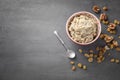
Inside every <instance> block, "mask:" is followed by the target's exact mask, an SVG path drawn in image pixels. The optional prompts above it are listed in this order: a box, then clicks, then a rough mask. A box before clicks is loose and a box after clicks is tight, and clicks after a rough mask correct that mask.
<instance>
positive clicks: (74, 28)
mask: <svg viewBox="0 0 120 80" xmlns="http://www.w3.org/2000/svg"><path fill="white" fill-rule="evenodd" d="M96 22H97V21H96V20H95V18H93V17H92V16H90V15H87V14H86V15H85V14H83V15H82V14H81V15H80V16H76V17H74V18H73V20H72V21H71V24H70V26H69V32H70V35H71V37H72V38H73V40H75V41H77V42H80V43H88V42H91V41H92V40H94V38H95V37H96V36H97V24H96Z"/></svg>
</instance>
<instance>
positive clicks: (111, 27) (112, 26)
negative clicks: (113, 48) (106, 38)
mask: <svg viewBox="0 0 120 80" xmlns="http://www.w3.org/2000/svg"><path fill="white" fill-rule="evenodd" d="M108 28H110V29H111V30H113V29H115V28H116V25H115V24H114V23H110V24H109V25H108Z"/></svg>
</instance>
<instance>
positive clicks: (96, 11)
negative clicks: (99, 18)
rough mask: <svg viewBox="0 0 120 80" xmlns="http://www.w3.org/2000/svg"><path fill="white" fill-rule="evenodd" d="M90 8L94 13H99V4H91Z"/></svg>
mask: <svg viewBox="0 0 120 80" xmlns="http://www.w3.org/2000/svg"><path fill="white" fill-rule="evenodd" d="M92 10H93V11H94V12H95V13H99V12H100V8H99V6H97V5H95V6H93V8H92Z"/></svg>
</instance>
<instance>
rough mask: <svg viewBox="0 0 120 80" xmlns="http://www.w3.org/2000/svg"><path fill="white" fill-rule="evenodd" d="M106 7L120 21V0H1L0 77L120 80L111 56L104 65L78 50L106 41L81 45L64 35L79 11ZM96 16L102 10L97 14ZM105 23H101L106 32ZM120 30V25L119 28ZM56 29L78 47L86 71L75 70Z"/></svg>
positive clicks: (16, 79)
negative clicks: (72, 16)
mask: <svg viewBox="0 0 120 80" xmlns="http://www.w3.org/2000/svg"><path fill="white" fill-rule="evenodd" d="M95 4H96V5H99V6H100V7H103V6H108V8H109V10H108V11H107V12H106V13H107V14H108V16H109V19H110V20H111V21H113V20H114V19H119V20H120V16H119V14H120V8H119V7H120V1H119V0H0V80H119V79H120V65H119V64H111V63H110V61H109V59H110V58H111V57H116V58H120V54H119V53H118V52H116V51H115V50H111V53H113V55H112V56H111V57H109V58H106V59H105V61H104V62H103V63H101V64H97V63H96V62H94V63H92V64H91V63H88V62H87V59H86V58H85V57H84V56H83V55H82V54H79V52H78V49H79V48H81V49H83V50H88V49H94V48H95V47H96V46H97V45H104V42H103V41H101V40H97V41H96V42H95V43H94V44H92V45H88V46H80V45H77V44H75V43H73V42H72V41H70V40H69V38H68V37H67V35H66V31H65V23H66V21H67V19H68V17H69V16H70V15H72V14H73V13H75V12H78V11H89V12H91V13H93V14H95V13H94V12H93V11H92V10H91V8H92V6H93V5H95ZM95 15H96V16H97V17H98V15H97V14H95ZM105 28H106V26H104V25H103V24H102V32H103V33H105V32H106V30H105ZM117 29H118V33H117V35H115V38H116V39H117V36H118V35H119V33H120V32H119V30H120V29H119V27H117ZM54 30H57V31H58V32H59V34H60V35H61V37H62V38H63V40H64V41H65V43H66V44H67V46H69V48H70V49H73V50H74V51H75V52H76V55H77V57H76V58H75V59H74V60H73V61H75V62H76V63H78V62H82V63H83V64H86V65H87V66H88V70H86V71H84V70H82V69H78V68H77V70H76V71H75V72H73V71H72V70H71V65H70V64H69V61H70V59H68V58H67V57H66V55H65V49H64V48H63V46H62V45H61V44H60V42H59V41H58V40H57V38H56V37H55V35H54V34H53V31H54Z"/></svg>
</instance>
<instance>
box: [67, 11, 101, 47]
mask: <svg viewBox="0 0 120 80" xmlns="http://www.w3.org/2000/svg"><path fill="white" fill-rule="evenodd" d="M84 13H86V14H89V15H91V16H93V17H94V18H95V19H96V20H97V25H98V28H97V29H98V34H97V36H96V38H95V39H94V40H92V41H91V42H89V43H79V42H77V41H75V40H73V38H72V37H71V36H70V34H69V31H68V25H69V22H70V20H71V19H72V18H73V17H74V16H76V15H78V14H84ZM66 32H67V35H68V37H69V38H70V39H71V40H72V41H73V42H74V43H76V44H79V45H89V44H92V43H94V42H95V41H96V40H97V39H98V38H99V36H100V34H101V23H100V21H99V19H98V18H97V17H96V16H95V15H94V14H92V13H90V12H88V11H80V12H75V13H73V14H72V15H71V16H70V17H69V18H68V20H67V22H66Z"/></svg>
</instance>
